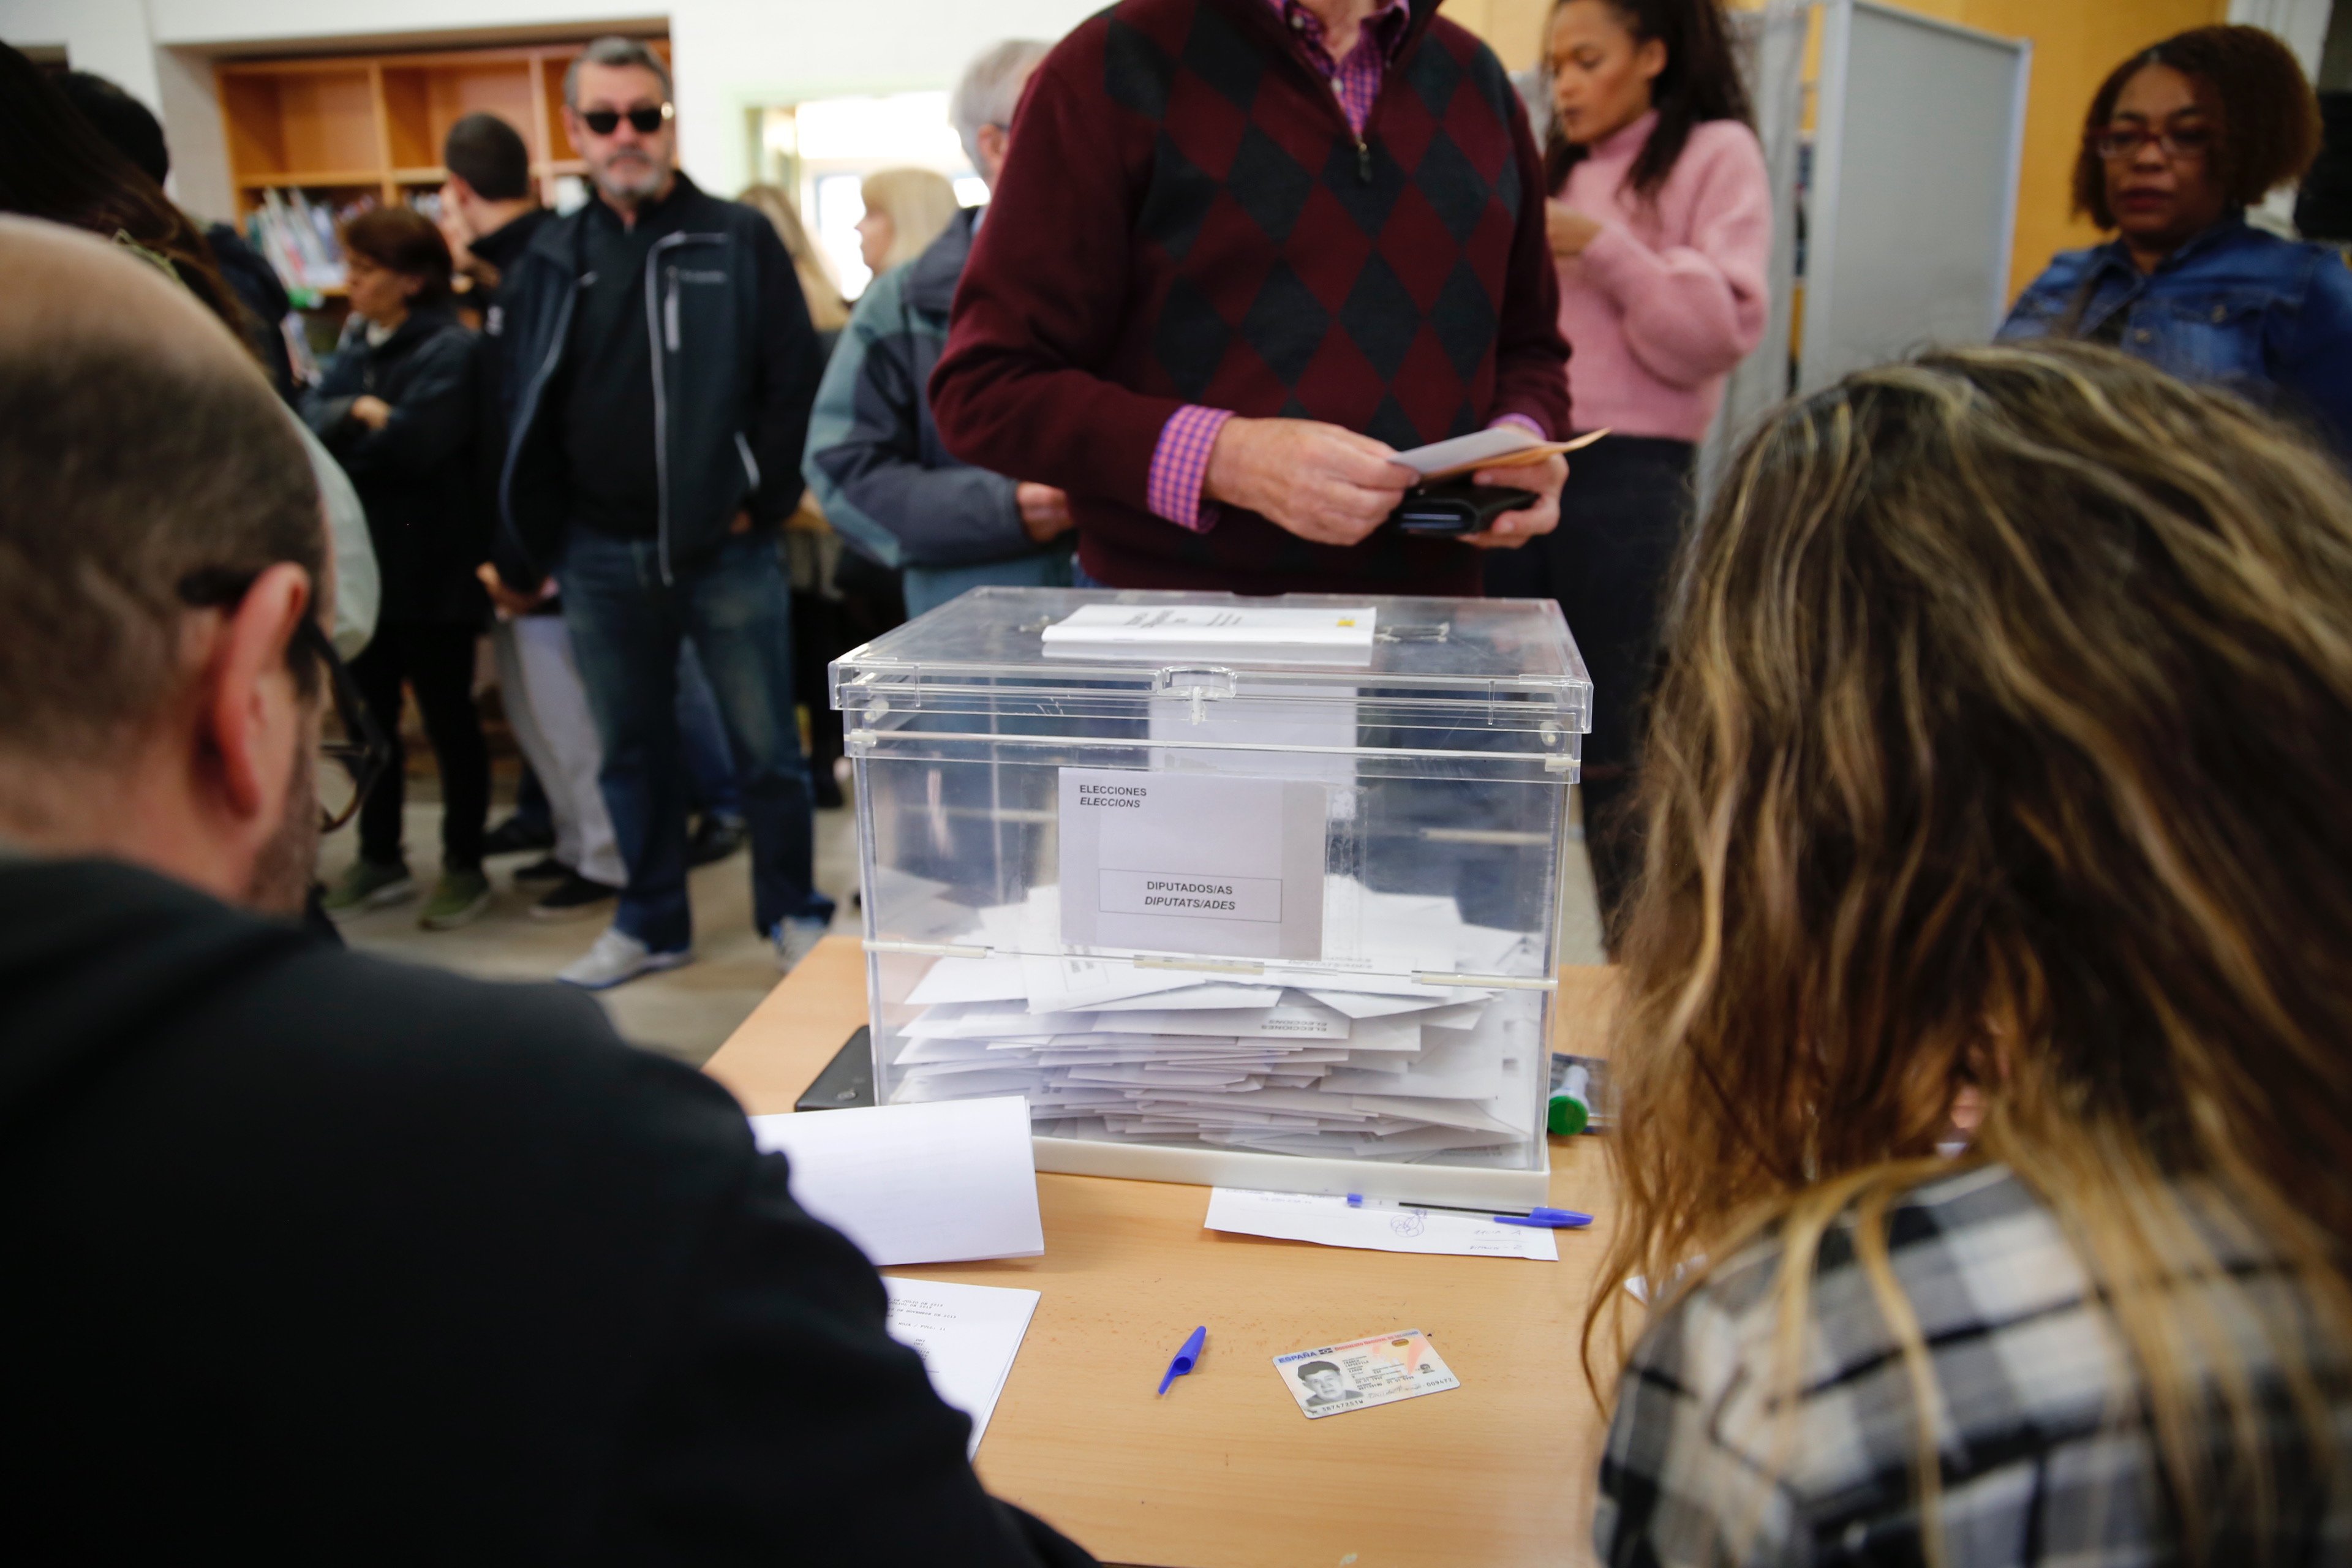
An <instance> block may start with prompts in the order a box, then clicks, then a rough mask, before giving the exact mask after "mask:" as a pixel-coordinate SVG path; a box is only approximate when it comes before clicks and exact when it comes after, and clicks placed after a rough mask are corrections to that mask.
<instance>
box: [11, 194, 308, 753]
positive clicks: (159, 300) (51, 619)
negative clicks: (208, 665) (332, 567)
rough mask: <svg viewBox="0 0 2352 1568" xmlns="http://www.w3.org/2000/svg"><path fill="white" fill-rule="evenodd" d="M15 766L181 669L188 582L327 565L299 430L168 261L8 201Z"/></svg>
mask: <svg viewBox="0 0 2352 1568" xmlns="http://www.w3.org/2000/svg"><path fill="white" fill-rule="evenodd" d="M0 277H5V278H6V279H8V286H7V288H5V289H0V757H4V758H5V759H6V762H5V764H0V766H6V767H19V766H33V767H40V766H44V765H46V766H50V767H66V766H76V767H87V766H90V765H102V764H103V763H104V761H105V759H106V758H107V757H108V756H109V755H110V754H111V753H112V752H115V751H117V750H119V749H120V748H121V746H123V745H124V744H126V743H128V742H131V741H132V740H135V739H136V737H137V736H138V735H139V734H140V732H141V731H142V728H143V726H144V725H145V723H146V722H147V721H149V720H150V719H151V718H152V716H153V715H154V714H155V713H157V712H158V711H159V710H161V708H162V707H163V705H164V704H166V703H167V702H169V701H170V700H172V699H173V695H174V693H175V692H176V691H177V690H178V689H179V688H180V686H181V683H182V677H183V674H184V672H183V669H182V665H183V663H184V659H183V652H182V638H181V637H180V635H179V628H180V627H181V625H182V622H183V620H184V616H186V614H187V607H188V606H187V603H186V598H187V594H186V584H188V583H189V582H190V581H191V579H193V578H198V577H205V578H207V579H208V580H209V581H211V582H214V583H215V584H217V583H220V582H224V581H229V580H232V579H234V578H236V577H240V576H243V577H250V576H252V575H255V574H259V573H260V572H261V571H263V570H264V569H265V568H268V567H269V566H271V565H273V564H275V563H281V562H284V563H293V564H295V565H297V566H299V567H300V568H302V570H303V571H304V572H306V573H307V574H309V576H310V580H311V582H312V583H314V584H316V583H319V582H320V581H321V579H322V577H323V574H324V571H325V560H324V556H325V541H324V537H323V532H322V530H321V528H320V513H319V501H318V492H317V489H316V486H315V484H314V482H313V480H312V479H311V476H310V464H309V460H308V458H307V457H306V456H305V454H304V451H303V448H302V446H301V442H300V439H299V437H298V436H297V435H296V433H295V431H294V429H293V427H292V426H291V425H290V423H289V420H288V418H287V416H286V411H285V409H284V408H283V406H282V405H279V404H278V400H277V398H276V397H275V396H274V395H272V394H271V392H270V390H269V387H268V384H267V383H266V382H265V381H263V379H262V377H261V375H260V373H259V372H258V371H257V369H256V368H255V367H254V364H253V362H252V359H251V357H250V356H249V355H248V354H247V353H246V352H245V350H244V348H243V347H242V346H241V345H240V344H239V343H237V342H236V340H235V339H233V338H232V337H231V336H230V335H229V334H228V331H226V329H225V328H224V327H222V326H221V324H220V323H219V322H218V321H215V319H214V318H213V317H212V316H211V315H210V314H209V313H207V312H206V311H205V309H204V308H203V306H201V305H199V304H198V303H197V302H196V301H195V300H194V299H193V298H191V297H190V296H189V295H188V294H187V293H186V292H185V290H184V289H180V288H179V287H178V286H177V285H176V284H175V283H174V282H173V280H172V279H171V278H170V276H169V275H168V274H167V273H165V272H164V271H163V268H160V267H158V266H156V265H154V264H153V263H152V262H150V261H147V260H145V259H142V258H140V257H138V256H136V255H134V254H132V253H131V252H129V251H126V250H124V249H122V248H121V247H115V246H110V245H108V244H105V243H103V242H101V241H99V240H96V239H92V238H89V237H87V236H84V235H81V234H79V233H77V232H75V231H72V230H68V229H64V228H59V227H57V226H52V225H48V224H43V223H36V222H28V221H26V220H22V219H16V218H6V217H0Z"/></svg>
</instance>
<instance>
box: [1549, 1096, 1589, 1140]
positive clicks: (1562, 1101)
mask: <svg viewBox="0 0 2352 1568" xmlns="http://www.w3.org/2000/svg"><path fill="white" fill-rule="evenodd" d="M1591 1120H1592V1112H1591V1110H1589V1109H1588V1108H1587V1107H1586V1105H1585V1103H1584V1101H1582V1100H1577V1099H1575V1098H1573V1097H1571V1096H1569V1095H1565V1094H1555V1095H1553V1096H1552V1097H1551V1115H1550V1116H1549V1119H1548V1121H1549V1125H1550V1127H1551V1133H1552V1136H1553V1137H1555V1138H1573V1137H1575V1136H1576V1135H1577V1134H1578V1133H1580V1132H1581V1131H1584V1127H1585V1123H1587V1122H1589V1121H1591Z"/></svg>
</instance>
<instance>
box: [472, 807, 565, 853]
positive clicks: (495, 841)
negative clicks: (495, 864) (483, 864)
mask: <svg viewBox="0 0 2352 1568" xmlns="http://www.w3.org/2000/svg"><path fill="white" fill-rule="evenodd" d="M554 847H555V830H554V829H553V828H551V827H540V826H535V825H533V824H531V823H528V822H525V821H524V820H523V819H522V818H521V817H520V816H509V817H508V818H507V819H506V820H505V821H504V822H501V823H499V825H498V826H496V827H493V828H491V829H490V830H489V832H488V834H486V835H485V836H484V837H483V838H482V853H483V854H485V855H522V854H527V853H529V852H530V851H531V850H533V849H552V848H554Z"/></svg>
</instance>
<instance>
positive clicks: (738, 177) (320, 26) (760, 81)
mask: <svg viewBox="0 0 2352 1568" xmlns="http://www.w3.org/2000/svg"><path fill="white" fill-rule="evenodd" d="M1101 4H1102V0H986V3H981V0H676V3H675V4H674V5H670V6H669V7H668V8H667V19H668V25H669V32H670V45H671V49H672V55H673V59H674V62H675V65H676V67H677V86H678V104H677V108H678V135H679V146H680V149H681V153H682V156H683V159H684V162H685V164H686V167H687V170H688V173H689V174H692V175H693V176H694V177H695V178H696V179H697V180H698V181H699V182H701V183H702V184H704V185H705V186H707V187H709V189H712V190H715V191H719V192H721V193H731V192H733V191H734V190H736V189H738V188H739V187H740V186H741V185H742V184H745V183H746V182H747V181H748V180H749V179H750V178H751V173H752V171H751V166H750V160H749V157H748V150H749V147H750V141H751V137H750V132H749V130H748V122H747V120H746V114H747V112H748V111H749V110H752V109H755V108H760V107H762V106H764V105H768V104H776V103H793V102H797V101H799V100H802V99H804V98H817V97H824V96H829V95H833V94H837V93H846V92H875V91H889V90H898V89H911V88H925V87H946V86H948V85H950V83H952V82H953V80H954V79H955V77H956V74H957V73H958V72H959V71H961V69H962V68H963V65H964V62H965V61H967V60H969V59H970V58H971V57H972V56H974V55H976V54H978V53H979V52H980V51H981V49H982V48H983V47H986V46H987V45H989V44H991V43H992V42H994V41H995V40H997V39H999V38H1005V37H1042V38H1055V37H1060V36H1061V35H1062V34H1063V33H1064V32H1066V31H1067V30H1068V29H1069V28H1070V27H1072V26H1075V25H1076V24H1077V23H1078V22H1079V21H1081V20H1083V19H1084V18H1086V17H1087V16H1089V15H1091V14H1092V13H1093V12H1095V11H1096V10H1097V9H1099V8H1100V6H1101ZM661 15H662V12H661V10H660V8H658V6H656V5H647V4H646V0H382V3H380V4H378V5H374V6H373V7H370V8H369V9H367V10H366V11H364V12H359V11H355V10H345V9H341V8H339V7H330V6H322V5H320V4H319V3H318V0H144V3H143V4H142V0H0V38H5V39H6V40H7V41H8V42H10V43H16V44H62V45H63V46H65V48H66V51H67V56H68V59H69V60H70V61H71V62H72V64H73V65H74V66H75V67H76V68H80V69H86V70H94V71H97V72H99V73H100V74H101V75H103V76H108V77H111V78H113V79H115V80H116V81H119V82H121V84H122V85H123V87H124V88H125V89H128V90H130V91H131V92H132V93H133V94H135V95H137V96H138V97H139V98H141V99H143V100H146V102H148V103H149V104H150V105H152V106H153V107H154V108H155V109H156V110H158V112H160V113H161V114H162V115H163V123H164V129H165V132H166V133H167V134H168V135H169V136H170V138H171V141H172V153H173V163H174V164H175V171H174V179H173V184H174V186H175V187H176V189H175V194H176V195H178V196H179V198H180V200H181V201H182V202H183V203H184V205H187V206H189V207H190V208H191V209H193V210H194V211H197V212H199V213H203V214H205V215H206V216H226V213H227V208H228V195H229V193H228V183H227V176H226V163H227V155H226V150H225V147H224V144H223V139H222V136H221V131H220V118H219V113H218V110H217V108H216V107H215V104H214V100H213V95H212V89H211V83H210V82H209V80H207V79H205V78H206V77H207V75H208V69H207V66H208V61H209V60H210V58H213V57H215V56H219V55H257V54H268V53H271V52H273V51H275V50H281V49H282V50H294V51H310V50H315V49H316V48H317V47H318V46H320V44H322V43H325V42H331V41H344V40H355V39H358V38H359V37H362V35H360V34H359V33H357V32H355V31H354V29H353V26H352V21H353V18H354V17H355V16H365V18H366V30H365V35H364V36H365V37H366V38H367V39H368V40H370V41H369V42H368V43H367V44H366V45H365V46H364V47H384V46H385V45H386V44H388V43H390V42H391V41H393V40H402V41H408V40H414V41H415V42H416V43H418V44H419V46H420V47H435V48H441V47H463V46H464V45H465V44H466V43H467V42H468V41H469V37H470V38H471V41H478V42H484V43H488V42H500V41H505V37H511V36H512V35H513V33H514V31H515V30H516V29H522V28H537V29H550V28H562V29H565V30H567V31H573V30H576V31H580V32H587V31H592V30H593V29H594V28H596V27H598V26H604V25H609V24H613V23H617V22H625V21H629V22H642V21H646V20H658V19H659V18H660V16H661ZM502 35H503V37H502Z"/></svg>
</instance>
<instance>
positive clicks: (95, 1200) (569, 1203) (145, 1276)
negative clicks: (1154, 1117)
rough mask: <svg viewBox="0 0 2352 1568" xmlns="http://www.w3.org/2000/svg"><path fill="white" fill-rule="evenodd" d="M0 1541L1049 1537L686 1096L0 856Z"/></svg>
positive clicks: (887, 1547)
mask: <svg viewBox="0 0 2352 1568" xmlns="http://www.w3.org/2000/svg"><path fill="white" fill-rule="evenodd" d="M0 1042H5V1047H6V1048H5V1050H0V1258H5V1265H0V1342H5V1344H6V1345H7V1347H8V1350H7V1353H5V1355H0V1453H4V1454H5V1456H6V1460H7V1462H6V1463H5V1464H0V1509H5V1514H6V1518H7V1520H8V1523H9V1529H10V1540H11V1542H13V1544H12V1545H11V1547H10V1552H9V1556H10V1560H11V1561H12V1562H16V1563H52V1562H57V1563H65V1562H71V1563H109V1562H114V1563H124V1562H136V1561H144V1560H154V1559H162V1560H165V1561H170V1560H175V1559H179V1558H186V1557H190V1556H193V1555H195V1554H197V1553H198V1552H200V1551H201V1550H202V1549H203V1548H204V1547H205V1546H206V1545H207V1544H210V1545H211V1546H212V1547H213V1548H214V1549H216V1550H217V1549H223V1548H226V1549H227V1550H228V1551H229V1552H232V1553H233V1554H234V1555H235V1556H236V1558H237V1559H238V1561H239V1562H241V1563H320V1562H331V1563H369V1564H373V1563H387V1564H391V1563H398V1564H403V1565H407V1564H417V1563H451V1564H457V1563H482V1564H499V1565H501V1568H505V1565H509V1564H524V1563H531V1564H540V1563H549V1564H572V1563H577V1564H604V1563H611V1564H619V1563H646V1564H653V1563H660V1564H669V1565H680V1568H683V1565H687V1564H705V1563H707V1564H719V1563H729V1564H733V1563H792V1564H796V1565H799V1568H917V1565H918V1564H932V1563H941V1564H944V1563H953V1564H955V1565H957V1568H1085V1565H1086V1564H1088V1563H1091V1562H1092V1561H1093V1560H1092V1559H1091V1558H1089V1557H1088V1556H1087V1554H1086V1553H1085V1552H1082V1551H1080V1550H1079V1549H1078V1548H1077V1547H1076V1546H1074V1545H1072V1544H1071V1543H1070V1542H1068V1541H1066V1540H1065V1539H1063V1538H1062V1537H1061V1536H1060V1535H1058V1534H1056V1533H1055V1531H1052V1530H1051V1529H1049V1528H1047V1527H1046V1526H1045V1525H1044V1524H1042V1523H1040V1522H1039V1521H1036V1520H1035V1519H1033V1518H1031V1517H1030V1516H1028V1515H1027V1514H1024V1513H1023V1512H1021V1511H1020V1510H1017V1509H1014V1508H1012V1507H1009V1506H1007V1505H1005V1504H1003V1503H1000V1502H998V1501H996V1500H993V1499H992V1498H991V1497H989V1496H988V1494H987V1493H986V1492H985V1491H984V1490H983V1489H982V1487H981V1484H980V1482H979V1480H978V1479H977V1478H975V1477H974V1476H973V1474H972V1469H971V1464H970V1463H969V1462H967V1460H966V1459H965V1457H964V1442H965V1437H966V1435H967V1434H968V1433H969V1432H970V1430H971V1423H970V1422H969V1421H967V1420H966V1419H965V1418H964V1417H963V1416H962V1415H960V1414H958V1413H957V1412H955V1411H954V1410H951V1409H950V1408H949V1407H948V1406H947V1405H943V1404H941V1403H940V1399H939V1397H938V1396H937V1395H936V1394H934V1393H933V1392H932V1390H931V1385H930V1383H929V1379H928V1378H927V1376H926V1375H925V1373H924V1371H923V1363H922V1362H921V1360H920V1358H919V1356H918V1355H917V1354H916V1352H913V1351H911V1350H909V1349H908V1348H907V1347H906V1346H905V1345H903V1344H900V1343H898V1342H897V1341H895V1340H893V1339H892V1338H891V1337H890V1336H889V1334H888V1332H887V1330H886V1327H885V1310H886V1303H885V1300H884V1296H883V1290H882V1282H881V1280H880V1279H878V1278H877V1277H876V1275H875V1272H874V1268H873V1266H872V1265H870V1264H868V1263H867V1262H866V1259H865V1258H862V1257H860V1256H859V1255H858V1253H857V1250H856V1248H855V1247H852V1246H851V1245H850V1244H849V1243H848V1242H847V1241H846V1240H845V1239H843V1237H841V1236H840V1234H839V1233H837V1232H835V1231H834V1230H832V1229H830V1228H828V1227H827V1226H824V1225H822V1224H820V1223H819V1222H817V1221H815V1220H814V1219H812V1218H810V1217H809V1215H807V1214H806V1213H805V1212H804V1211H803V1210H802V1209H801V1207H800V1206H799V1205H797V1204H796V1203H794V1202H793V1196H792V1193H791V1189H790V1172H789V1169H788V1167H787V1166H786V1164H785V1163H784V1161H783V1159H782V1156H780V1155H775V1154H761V1153H760V1152H758V1151H757V1150H756V1149H755V1148H754V1147H753V1145H752V1140H751V1129H750V1127H748V1126H747V1125H746V1124H745V1122H744V1119H743V1113H742V1111H741V1110H740V1109H738V1108H737V1106H736V1103H735V1101H734V1100H731V1099H730V1098H729V1096H728V1093H727V1091H726V1090H725V1089H721V1088H720V1087H719V1085H718V1084H717V1083H716V1082H714V1081H713V1080H711V1079H709V1078H706V1077H705V1076H703V1075H702V1074H701V1073H698V1072H696V1071H695V1070H693V1069H692V1068H688V1067H685V1066H682V1065H681V1064H679V1063H677V1062H673V1061H669V1060H667V1059H665V1058H660V1057H656V1056H654V1055H651V1054H650V1053H647V1052H644V1051H636V1050H631V1049H630V1048H628V1047H625V1046H624V1045H623V1044H622V1043H621V1042H620V1040H619V1039H618V1038H617V1037H615V1036H614V1033H613V1029H612V1026H611V1025H609V1024H608V1023H606V1022H605V1020H604V1014H603V1013H602V1012H601V1011H600V1010H599V1009H598V1008H597V1006H596V1005H595V1004H594V1003H593V1002H592V1001H590V1000H588V999H587V998H585V997H583V996H582V995H581V994H578V993H577V992H566V991H565V990H564V989H563V988H562V987H560V986H553V985H512V984H485V983H483V982H481V981H478V980H470V979H464V978H460V977H459V976H457V975H455V974H447V973H441V972H439V971H436V970H427V969H420V968H415V967H413V966H411V965H408V964H403V963H391V962H388V961H386V960H384V959H382V958H378V957H373V956H369V955H366V954H362V953H357V952H345V951H342V950H341V949H339V948H335V947H331V946H329V945H327V944H326V943H325V942H321V941H320V940H319V939H318V938H316V937H314V936H311V935H310V934H309V933H307V932H305V931H301V930H299V929H298V928H296V927H294V926H292V925H280V924H277V923H274V922H271V921H264V920H260V919H257V918H255V917H253V916H251V915H248V914H245V913H242V912H239V911H237V910H231V909H229V908H227V907H226V906H225V905H222V904H220V903H218V902H216V901H215V900H212V899H209V898H207V897H205V896H204V895H203V894H201V893H198V892H196V891H194V890H193V889H188V888H185V887H183V886H181V885H179V884H178V883H175V882H172V881H169V880H166V879H163V878H162V877H159V876H155V875H153V874H152V873H149V872H147V871H144V870H141V869H137V868H132V867H130V866H125V865H121V864H116V863H111V862H107V861H99V860H80V861H70V860H35V859H25V858H10V856H9V854H8V852H7V850H6V849H5V846H0Z"/></svg>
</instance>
